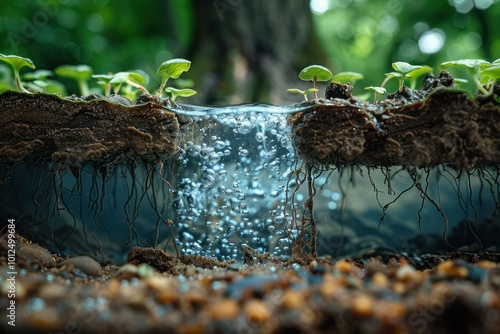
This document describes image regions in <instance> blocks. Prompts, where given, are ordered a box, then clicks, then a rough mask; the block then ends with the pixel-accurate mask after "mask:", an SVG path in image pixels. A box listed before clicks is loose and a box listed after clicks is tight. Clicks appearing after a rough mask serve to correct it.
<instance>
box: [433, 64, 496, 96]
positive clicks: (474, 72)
mask: <svg viewBox="0 0 500 334" xmlns="http://www.w3.org/2000/svg"><path fill="white" fill-rule="evenodd" d="M489 66H490V63H489V62H487V61H486V60H482V59H460V60H453V61H446V62H444V63H442V64H441V68H442V69H443V70H445V69H447V68H449V67H459V68H465V69H467V71H468V72H469V74H470V75H471V77H472V81H473V82H474V84H475V85H476V87H477V89H478V90H479V91H480V92H481V93H482V94H483V95H490V92H489V91H488V90H487V89H486V88H484V86H483V84H482V83H481V81H480V79H479V75H480V74H479V73H480V72H481V71H482V70H483V69H485V68H487V67H489Z"/></svg>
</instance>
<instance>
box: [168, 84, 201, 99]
mask: <svg viewBox="0 0 500 334" xmlns="http://www.w3.org/2000/svg"><path fill="white" fill-rule="evenodd" d="M165 91H166V92H167V93H170V95H171V98H170V99H171V100H172V101H175V99H176V98H177V97H178V96H181V97H189V96H193V95H195V94H196V91H195V90H193V89H189V88H184V89H177V88H174V87H167V88H165Z"/></svg>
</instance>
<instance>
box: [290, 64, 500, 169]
mask: <svg viewBox="0 0 500 334" xmlns="http://www.w3.org/2000/svg"><path fill="white" fill-rule="evenodd" d="M454 86H455V85H454V81H453V78H452V77H451V75H449V73H447V72H443V73H441V74H440V75H439V77H438V78H434V77H433V76H432V75H429V76H427V77H426V78H425V79H424V86H423V89H422V90H420V91H415V90H410V89H409V88H404V89H403V90H402V91H400V92H396V93H394V94H391V95H389V98H388V99H387V100H385V101H382V102H380V103H359V101H353V100H352V99H344V100H341V99H338V98H337V99H334V100H323V101H321V102H317V103H315V104H313V105H311V107H310V108H309V109H308V110H306V111H302V112H299V113H297V114H293V115H290V116H289V124H290V126H291V136H292V142H293V145H294V146H295V148H296V150H297V152H298V154H299V155H300V156H301V158H303V159H304V160H305V161H309V162H310V163H312V164H317V165H326V166H345V165H356V164H359V165H364V166H367V167H380V166H384V167H385V166H394V165H400V166H416V167H433V166H436V165H440V164H453V165H454V166H455V167H456V168H457V169H459V170H470V169H472V168H474V167H478V166H483V165H488V164H498V162H499V161H500V137H499V136H498V132H499V130H498V129H500V105H499V103H498V102H497V101H496V100H495V99H494V97H489V98H477V99H474V98H471V97H470V96H469V95H468V94H467V93H465V92H462V91H458V90H457V89H456V88H455V87H454ZM337 90H338V89H337ZM327 92H328V93H327V97H328V96H333V95H331V94H333V93H332V92H331V90H327ZM346 96H347V95H346Z"/></svg>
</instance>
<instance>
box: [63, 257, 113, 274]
mask: <svg viewBox="0 0 500 334" xmlns="http://www.w3.org/2000/svg"><path fill="white" fill-rule="evenodd" d="M66 264H72V265H73V266H74V267H75V269H78V270H80V271H82V272H83V273H85V274H87V275H89V276H96V277H97V276H102V275H104V272H103V271H102V268H101V265H100V264H99V262H97V261H96V260H94V259H93V258H91V257H90V256H85V255H83V256H75V257H72V258H69V259H67V260H64V261H61V262H59V263H58V265H57V266H58V267H62V266H64V265H66Z"/></svg>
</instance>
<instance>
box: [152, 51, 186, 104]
mask: <svg viewBox="0 0 500 334" xmlns="http://www.w3.org/2000/svg"><path fill="white" fill-rule="evenodd" d="M190 67H191V62H190V61H189V60H186V59H182V58H174V59H170V60H167V61H166V62H164V63H162V64H161V65H160V67H159V68H158V71H157V73H158V75H159V76H160V77H161V85H160V88H159V89H158V92H157V93H156V96H157V97H160V96H161V93H162V92H163V89H164V88H165V85H166V84H167V81H168V79H170V78H172V79H177V78H178V77H179V76H180V75H181V74H182V73H184V72H187V71H188V70H189V68H190Z"/></svg>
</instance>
